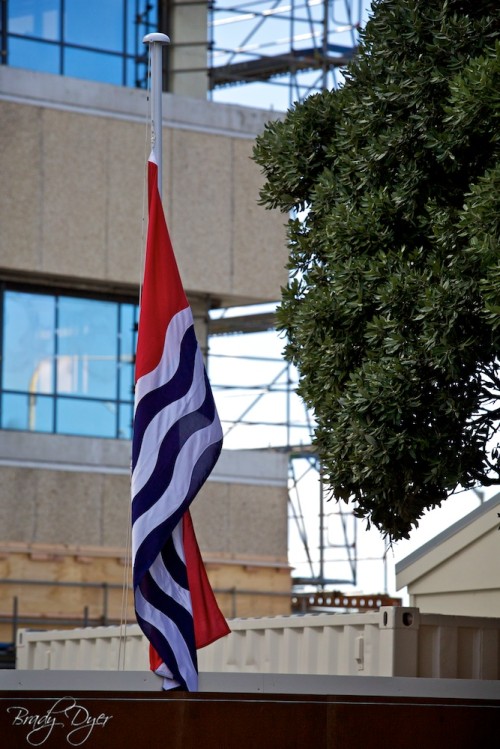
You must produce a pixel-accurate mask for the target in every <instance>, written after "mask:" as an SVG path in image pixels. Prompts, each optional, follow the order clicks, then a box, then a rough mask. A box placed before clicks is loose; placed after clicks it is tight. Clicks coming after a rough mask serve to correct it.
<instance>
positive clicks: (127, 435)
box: [118, 403, 134, 440]
mask: <svg viewBox="0 0 500 749" xmlns="http://www.w3.org/2000/svg"><path fill="white" fill-rule="evenodd" d="M133 414H134V409H133V406H132V405H128V404H127V405H125V404H123V403H122V404H120V424H119V427H118V437H119V438H120V439H121V440H130V439H132V419H133Z"/></svg>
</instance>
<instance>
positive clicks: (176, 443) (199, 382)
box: [132, 155, 229, 691]
mask: <svg viewBox="0 0 500 749" xmlns="http://www.w3.org/2000/svg"><path fill="white" fill-rule="evenodd" d="M148 186H149V224H148V233H147V242H146V263H145V270H144V282H143V288H142V297H141V307H140V315H139V333H138V340H137V352H136V372H135V379H136V386H135V414H134V429H133V439H132V564H133V578H134V581H133V585H134V601H135V610H136V616H137V621H138V622H139V625H140V626H141V629H142V630H143V632H144V633H145V635H146V637H147V638H148V640H149V642H150V645H151V667H152V669H153V670H154V671H156V673H158V674H159V675H161V676H164V677H165V688H171V687H174V686H179V687H181V688H182V689H187V690H190V691H193V690H196V689H197V687H198V668H197V658H196V649H197V648H200V647H203V646H204V645H208V644H209V643H210V642H213V641H214V640H216V639H218V638H219V637H222V636H223V635H225V634H227V633H228V632H229V627H228V626H227V622H226V620H225V619H224V617H223V615H222V613H221V611H220V610H219V607H218V606H217V602H216V600H215V596H214V594H213V591H212V588H211V587H210V583H209V581H208V578H207V575H206V572H205V568H204V565H203V561H202V559H201V555H200V553H199V549H198V544H197V542H196V537H195V534H194V529H193V526H192V522H191V518H190V515H189V509H188V508H189V506H190V504H191V502H192V501H193V499H194V498H195V496H196V494H197V493H198V491H199V490H200V488H201V487H202V485H203V484H204V482H205V481H206V479H207V478H208V476H209V474H210V472H211V471H212V469H213V467H214V465H215V463H216V462H217V459H218V457H219V454H220V451H221V448H222V428H221V425H220V421H219V417H218V415H217V410H216V408H215V403H214V399H213V395H212V390H211V388H210V383H209V381H208V378H207V374H206V371H205V367H204V364H203V358H202V354H201V351H200V349H199V347H198V343H197V341H196V337H195V333H194V326H193V316H192V313H191V309H190V307H189V303H188V301H187V298H186V295H185V293H184V289H183V287H182V282H181V279H180V276H179V271H178V268H177V263H176V261H175V256H174V253H173V249H172V245H171V242H170V237H169V234H168V229H167V225H166V222H165V216H164V213H163V207H162V203H161V197H160V193H159V190H158V167H157V164H156V163H155V161H154V156H153V155H152V156H151V157H150V159H149V163H148Z"/></svg>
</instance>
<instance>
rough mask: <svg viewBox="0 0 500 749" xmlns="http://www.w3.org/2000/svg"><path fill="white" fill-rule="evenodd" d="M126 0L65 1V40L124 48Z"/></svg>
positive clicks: (102, 47)
mask: <svg viewBox="0 0 500 749" xmlns="http://www.w3.org/2000/svg"><path fill="white" fill-rule="evenodd" d="M123 4H124V0H106V2H103V0H85V2H82V0H65V4H64V41H65V42H67V43H69V44H79V45H81V46H84V47H98V48H99V49H109V50H112V51H113V52H122V51H123Z"/></svg>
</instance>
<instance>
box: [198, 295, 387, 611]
mask: <svg viewBox="0 0 500 749" xmlns="http://www.w3.org/2000/svg"><path fill="white" fill-rule="evenodd" d="M209 342H210V343H209V351H210V355H209V374H210V380H211V383H212V387H213V390H214V393H215V397H216V400H217V407H218V410H219V415H220V417H221V421H222V425H223V429H224V435H225V436H224V446H225V448H226V449H229V450H231V449H242V448H244V449H266V450H275V451H279V452H284V453H286V454H287V456H288V464H289V475H288V520H289V554H290V558H291V561H292V563H293V565H294V568H295V569H294V572H293V585H294V594H295V595H299V596H300V595H301V594H303V595H302V596H301V597H300V606H302V609H301V610H303V608H304V607H307V608H308V610H310V609H315V608H316V607H317V605H318V604H317V598H314V596H313V597H312V598H311V597H310V596H308V595H306V593H307V592H309V591H312V592H315V593H316V594H319V593H320V592H321V591H330V593H332V592H333V591H337V592H338V591H339V588H343V589H345V588H348V589H354V588H356V586H358V588H359V586H361V588H362V589H363V592H364V593H366V594H368V595H369V594H374V595H378V596H379V595H380V594H387V592H388V580H387V548H386V547H385V545H384V542H383V541H382V539H380V538H379V537H378V536H377V538H376V539H375V541H376V542H377V543H375V544H374V536H372V540H371V543H370V547H369V548H368V547H367V545H366V543H365V537H364V534H363V538H361V539H360V534H359V533H358V528H359V523H360V522H361V521H359V520H357V519H356V518H355V517H354V515H353V513H352V511H351V509H350V508H349V507H347V506H346V505H345V504H343V503H337V502H335V501H328V499H330V497H328V496H327V495H326V491H325V488H324V484H323V482H322V480H321V465H320V462H319V459H318V456H317V454H316V453H315V451H314V449H313V446H312V437H313V431H314V418H313V416H312V414H311V413H310V411H309V410H308V409H307V407H306V406H305V404H304V403H303V401H302V400H301V399H300V398H299V396H298V395H297V384H298V373H297V371H296V369H295V368H294V367H293V366H292V365H291V364H289V363H287V362H285V361H284V359H283V357H282V355H281V350H282V348H283V344H284V341H283V340H282V339H281V338H280V337H279V335H278V334H277V332H276V329H275V315H274V311H272V310H269V309H259V308H250V309H248V310H247V314H243V312H242V311H241V310H238V311H235V310H217V311H215V312H214V313H213V316H212V318H211V320H210V323H209ZM360 568H361V574H360ZM363 568H364V569H363ZM368 576H369V577H370V578H371V579H372V580H373V578H375V580H376V582H377V584H375V585H374V584H373V583H372V584H368V583H367V582H366V579H367V577H368ZM358 597H359V596H358ZM365 597H366V596H365ZM344 599H345V594H344V595H342V596H340V597H339V595H335V596H332V595H329V596H327V597H325V598H324V601H325V602H324V603H323V607H328V606H330V607H331V608H338V607H339V603H338V601H339V600H341V601H342V602H343V601H344ZM353 600H354V599H353V598H352V597H351V598H350V599H349V603H350V604H352V601H353ZM343 605H344V604H343V603H341V604H340V607H342V606H343Z"/></svg>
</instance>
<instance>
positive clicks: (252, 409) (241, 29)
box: [210, 0, 496, 603]
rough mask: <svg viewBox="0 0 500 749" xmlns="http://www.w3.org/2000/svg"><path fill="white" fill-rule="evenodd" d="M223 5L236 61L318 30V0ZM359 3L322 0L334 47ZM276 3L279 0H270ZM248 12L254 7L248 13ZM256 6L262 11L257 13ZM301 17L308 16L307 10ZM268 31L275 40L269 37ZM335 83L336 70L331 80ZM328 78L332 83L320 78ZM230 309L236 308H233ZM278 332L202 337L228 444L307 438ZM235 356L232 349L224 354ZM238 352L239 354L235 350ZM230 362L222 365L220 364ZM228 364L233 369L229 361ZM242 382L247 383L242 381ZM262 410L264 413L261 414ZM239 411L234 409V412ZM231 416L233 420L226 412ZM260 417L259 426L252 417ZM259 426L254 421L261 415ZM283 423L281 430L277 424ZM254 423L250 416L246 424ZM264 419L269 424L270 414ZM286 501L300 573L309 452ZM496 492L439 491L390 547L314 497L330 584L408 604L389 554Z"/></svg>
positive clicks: (248, 90) (315, 542) (261, 92)
mask: <svg viewBox="0 0 500 749" xmlns="http://www.w3.org/2000/svg"><path fill="white" fill-rule="evenodd" d="M224 5H226V6H227V7H228V8H230V9H231V10H227V11H226V12H224V11H221V12H220V13H218V14H215V15H214V21H215V26H214V29H213V30H214V39H215V51H214V62H215V63H216V64H217V61H218V60H223V61H225V63H226V64H227V63H230V62H240V61H243V60H248V59H254V58H255V56H256V55H268V54H269V55H271V54H275V55H277V54H280V53H283V52H286V51H287V49H289V47H290V38H291V35H292V34H293V36H294V39H295V41H294V46H295V47H299V48H300V47H307V46H310V45H311V44H312V37H311V33H312V34H314V33H320V32H321V30H322V29H323V28H324V26H322V25H321V19H322V16H321V14H322V3H321V0H308V2H307V3H306V2H303V3H302V4H300V5H295V12H294V17H295V19H297V18H304V19H306V21H303V22H299V21H297V20H295V21H294V26H293V28H292V27H291V25H290V14H289V15H288V16H287V18H278V17H276V16H275V15H273V14H274V10H273V9H274V7H275V6H276V5H277V3H271V2H269V1H268V0H262V2H260V0H255V2H248V3H245V4H244V5H243V4H240V5H235V4H233V3H232V2H229V0H228V1H227V2H226V0H222V1H219V2H218V3H217V7H219V8H224ZM369 5H370V4H369V2H366V0H347V2H344V0H335V1H334V3H333V5H332V11H333V12H332V17H331V18H330V20H329V29H330V33H329V36H328V39H329V42H330V43H333V44H339V45H342V46H345V45H350V44H351V43H352V39H353V32H352V28H349V21H351V26H352V24H353V23H356V22H357V21H360V22H361V24H364V23H365V22H366V19H367V17H368V13H369ZM280 7H281V8H283V4H281V6H280ZM252 12H255V13H256V15H254V16H252ZM262 12H266V13H268V15H267V16H266V17H264V16H262V15H260V16H259V15H257V13H262ZM308 18H309V21H307V19H308ZM276 40H282V42H279V41H278V42H277V41H276ZM240 46H241V48H242V50H243V51H242V53H241V54H240V55H234V56H233V57H231V56H228V55H227V54H226V56H225V57H224V53H223V52H222V51H221V50H222V49H223V48H224V47H227V48H228V49H229V48H230V49H232V50H234V49H235V48H237V47H240ZM301 81H305V84H306V86H308V85H311V84H314V83H318V75H317V71H316V72H315V73H311V74H308V75H307V76H305V77H303V78H301ZM339 81H340V82H341V78H340V79H338V80H337V83H338V82H339ZM328 85H329V86H331V85H334V84H333V81H332V80H330V81H329V82H328ZM305 91H306V88H301V89H297V88H293V86H290V85H288V84H287V82H286V81H285V80H283V79H280V80H278V81H277V84H276V85H272V84H266V83H258V84H257V83H256V84H251V85H244V86H230V87H226V88H222V89H217V90H216V91H215V92H214V94H213V99H214V100H216V101H223V102H228V103H235V104H243V105H248V106H254V107H255V106H257V107H261V108H265V109H271V110H272V109H274V110H277V111H284V110H286V109H287V108H288V107H289V106H291V105H292V104H293V101H294V99H295V98H297V95H302V94H303V93H304V92H305ZM235 312H237V313H238V312H241V310H237V311H235ZM283 345H284V340H283V338H280V336H279V335H278V334H277V333H276V332H269V333H263V334H256V335H253V336H250V335H246V336H231V337H227V336H226V337H218V338H214V339H212V342H211V357H210V362H211V363H210V367H211V371H210V377H211V380H212V384H213V385H215V393H216V399H217V403H218V407H219V411H220V413H221V418H222V419H223V421H224V420H227V421H226V423H225V428H226V432H227V434H226V438H225V447H226V449H235V448H238V447H273V446H282V445H285V444H292V445H295V446H298V445H300V444H307V443H308V442H309V441H310V422H308V418H309V419H310V415H309V414H307V411H306V409H305V408H304V406H303V404H302V403H301V401H300V399H299V398H298V397H297V396H296V394H293V393H292V395H291V396H290V397H287V396H286V392H287V391H289V390H290V388H289V387H287V380H288V379H289V380H290V382H291V383H292V389H293V383H295V382H296V380H297V373H296V372H295V371H294V370H293V369H289V368H288V369H287V368H286V367H284V366H283V365H284V362H283V359H282V356H281V354H282V349H283ZM233 355H235V358H234V359H232V358H231V357H233ZM238 356H241V357H245V356H246V357H252V358H246V359H245V358H241V359H239V363H238V361H237V357H238ZM229 365H230V366H229ZM238 367H239V368H240V369H239V370H238ZM229 371H231V375H230V378H229V380H232V381H233V382H235V381H237V382H238V383H239V384H240V385H242V386H243V388H242V389H240V391H239V392H238V393H236V392H235V391H234V390H231V389H230V388H229V387H227V388H224V383H226V385H229V380H228V372H229ZM221 386H222V387H221ZM245 386H247V387H246V388H245ZM270 414H272V417H270V416H269V415H270ZM242 416H243V418H242ZM238 418H240V422H239V423H238V424H237V425H234V424H232V423H231V420H235V421H237V420H238ZM259 421H260V425H259V426H257V423H258V422H259ZM266 421H267V422H268V424H267V425H264V426H263V425H262V423H263V422H266ZM287 421H288V423H290V422H292V424H293V425H294V426H292V428H291V429H288V430H287V428H286V427H285V426H284V424H285V423H286V422H287ZM253 422H255V423H253ZM271 422H273V423H271ZM291 472H292V474H293V475H292V476H291V479H290V497H291V502H290V506H289V514H290V520H289V556H290V562H291V564H292V565H293V566H294V568H295V572H294V574H295V575H300V576H304V577H307V576H310V575H311V574H316V575H317V574H318V572H319V550H318V547H319V506H320V488H319V480H318V472H317V470H316V468H315V466H314V465H312V464H311V461H310V460H306V459H296V460H294V461H292V464H291ZM495 493H496V491H495V490H494V489H490V490H488V491H487V492H485V493H484V494H483V495H482V496H481V497H480V496H479V495H478V493H475V492H473V491H467V492H464V491H461V492H460V491H459V492H457V494H455V495H453V496H451V497H449V498H448V499H447V500H446V501H445V502H444V503H443V504H442V506H441V507H440V508H436V509H434V510H432V511H429V512H428V513H426V515H424V517H423V518H422V519H421V520H420V522H419V526H418V528H416V529H415V530H414V531H413V532H412V533H411V537H410V539H408V540H403V541H399V542H397V543H394V544H393V545H392V546H390V547H389V546H388V545H387V542H386V541H385V540H384V539H383V538H382V536H381V534H380V533H379V532H378V531H377V530H376V529H373V528H372V529H371V530H367V529H366V523H365V522H364V521H355V520H354V518H353V516H352V515H351V514H350V513H349V511H348V509H347V510H346V508H345V506H344V505H342V506H340V505H338V504H337V503H336V502H334V501H327V502H326V501H325V502H324V523H323V534H324V538H325V542H326V545H325V551H324V573H325V576H326V577H327V578H330V579H332V581H342V580H343V581H348V582H343V583H342V582H336V583H335V582H332V584H331V585H330V587H331V588H333V589H338V590H342V591H345V592H349V593H358V592H360V593H381V592H387V593H389V594H390V595H397V596H401V597H402V598H403V603H408V595H407V591H406V590H404V589H403V590H400V591H397V589H396V580H395V566H396V564H397V562H399V561H400V560H402V559H404V558H405V557H406V556H408V555H409V554H411V553H412V552H413V551H415V550H416V549H417V548H419V547H420V546H421V545H422V544H425V543H426V542H428V541H430V540H431V539H433V538H434V537H435V536H436V535H438V534H439V533H440V532H442V531H443V530H445V529H446V528H448V527H449V526H450V525H452V524H453V523H455V522H456V521H458V520H460V518H462V517H463V516H464V515H466V514H467V513H469V512H471V511H472V510H474V509H475V508H476V507H478V506H479V504H480V502H481V501H482V500H484V499H488V498H489V497H491V496H493V495H494V494H495ZM301 533H302V535H303V536H305V537H306V538H307V541H308V550H307V551H306V549H305V548H304V544H303V542H302V540H301ZM353 557H356V558H357V562H356V565H355V570H356V580H355V582H354V580H353V565H352V564H351V563H350V561H349V560H350V559H351V561H352V558H353Z"/></svg>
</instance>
